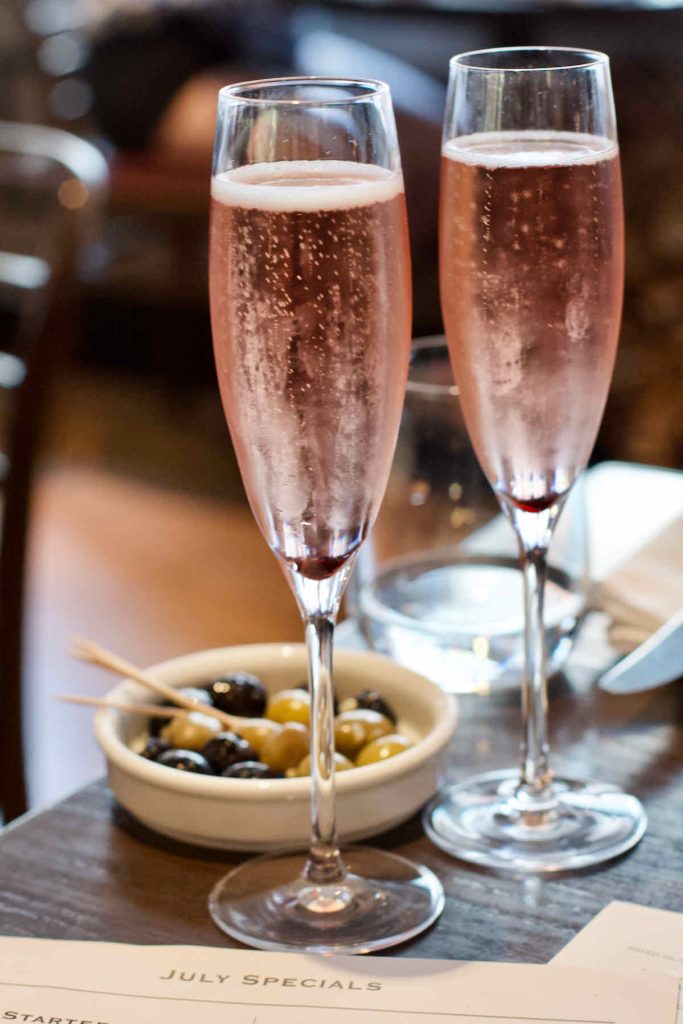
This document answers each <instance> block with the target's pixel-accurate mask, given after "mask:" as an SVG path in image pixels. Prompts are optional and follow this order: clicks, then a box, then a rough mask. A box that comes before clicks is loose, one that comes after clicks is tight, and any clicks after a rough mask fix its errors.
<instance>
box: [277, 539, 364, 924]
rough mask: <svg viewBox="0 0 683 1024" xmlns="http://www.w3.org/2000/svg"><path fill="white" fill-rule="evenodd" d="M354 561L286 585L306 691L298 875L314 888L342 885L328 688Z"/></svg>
mask: <svg viewBox="0 0 683 1024" xmlns="http://www.w3.org/2000/svg"><path fill="white" fill-rule="evenodd" d="M353 561H354V559H353V558H351V559H349V561H348V562H347V563H346V565H345V566H344V567H343V568H342V569H340V570H339V571H338V572H336V573H335V574H334V575H333V576H330V577H328V578H327V579H324V580H311V579H307V578H306V577H303V576H301V575H300V574H299V573H298V572H296V571H295V570H294V569H291V568H290V570H289V575H290V580H291V583H292V587H293V590H294V593H295V595H296V599H297V603H298V605H299V609H300V611H301V615H302V618H303V621H304V627H305V633H306V646H307V649H308V673H309V685H310V691H311V846H310V852H309V857H308V862H307V864H306V867H305V869H304V876H305V877H306V878H307V879H308V880H309V881H310V882H311V883H313V885H315V886H330V885H335V884H336V883H339V882H341V881H343V879H344V877H345V875H346V869H345V867H344V862H343V861H342V859H341V856H340V853H339V845H338V843H337V818H336V807H335V792H334V687H333V682H332V644H333V638H334V627H335V623H336V620H337V614H338V612H339V605H340V603H341V598H342V594H343V592H344V587H345V586H346V582H347V580H348V578H349V575H350V573H351V569H352V567H353ZM313 909H316V910H324V911H331V910H334V909H338V907H337V904H336V900H335V898H334V897H331V896H330V897H328V896H325V897H322V898H320V899H317V900H316V901H315V906H314V907H313Z"/></svg>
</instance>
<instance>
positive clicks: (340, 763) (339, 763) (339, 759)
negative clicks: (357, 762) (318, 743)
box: [290, 751, 354, 778]
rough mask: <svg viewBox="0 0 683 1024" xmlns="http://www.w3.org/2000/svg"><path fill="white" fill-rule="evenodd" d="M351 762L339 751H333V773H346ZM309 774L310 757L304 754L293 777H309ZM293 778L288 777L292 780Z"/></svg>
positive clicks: (351, 766) (351, 764)
mask: <svg viewBox="0 0 683 1024" xmlns="http://www.w3.org/2000/svg"><path fill="white" fill-rule="evenodd" d="M353 766H354V765H353V761H349V759H348V757H344V755H343V754H340V753H339V751H335V754H334V770H335V772H346V771H348V770H349V768H353ZM310 774H311V755H310V754H306V757H305V758H304V759H303V761H301V762H300V764H299V765H298V766H297V768H296V771H295V772H294V775H295V776H296V775H299V776H301V775H310ZM292 777H293V776H290V778H292Z"/></svg>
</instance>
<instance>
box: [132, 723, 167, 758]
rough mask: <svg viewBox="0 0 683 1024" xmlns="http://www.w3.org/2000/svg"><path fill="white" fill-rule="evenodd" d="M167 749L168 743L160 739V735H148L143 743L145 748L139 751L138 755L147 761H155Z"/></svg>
mask: <svg viewBox="0 0 683 1024" xmlns="http://www.w3.org/2000/svg"><path fill="white" fill-rule="evenodd" d="M167 721H168V719H167ZM167 750H171V744H170V743H167V742H166V740H162V739H161V737H160V736H150V737H149V739H148V740H147V743H146V744H145V749H144V750H141V751H140V757H144V758H146V759H147V760H148V761H156V760H158V758H159V756H160V755H161V754H164V753H165V752H166V751H167Z"/></svg>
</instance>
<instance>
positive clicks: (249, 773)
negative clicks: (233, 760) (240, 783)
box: [222, 761, 284, 779]
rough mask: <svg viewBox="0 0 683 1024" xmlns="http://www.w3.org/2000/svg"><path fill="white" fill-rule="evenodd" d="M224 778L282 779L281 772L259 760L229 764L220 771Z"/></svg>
mask: <svg viewBox="0 0 683 1024" xmlns="http://www.w3.org/2000/svg"><path fill="white" fill-rule="evenodd" d="M222 774H223V778H224V779H282V778H284V776H283V774H282V772H276V771H275V769H274V768H269V767H268V765H267V764H262V762H261V761H240V762H239V763H238V764H231V765H230V767H229V768H226V769H225V771H224V772H223V773H222Z"/></svg>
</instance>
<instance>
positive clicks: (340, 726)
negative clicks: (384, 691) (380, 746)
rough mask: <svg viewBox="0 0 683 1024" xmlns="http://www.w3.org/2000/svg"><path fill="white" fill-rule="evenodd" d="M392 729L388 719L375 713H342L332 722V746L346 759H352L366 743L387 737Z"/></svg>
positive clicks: (359, 710) (357, 710)
mask: <svg viewBox="0 0 683 1024" xmlns="http://www.w3.org/2000/svg"><path fill="white" fill-rule="evenodd" d="M393 728H394V726H393V724H392V723H391V722H390V721H389V719H388V718H385V717H384V715H380V714H379V712H377V711H366V710H364V709H361V708H357V709H356V710H355V711H342V713H341V714H340V715H337V717H336V718H335V720H334V745H335V748H336V749H337V750H339V751H340V752H341V753H342V754H345V755H346V757H350V758H351V759H353V758H355V756H356V754H357V753H358V751H359V750H361V749H362V748H363V747H366V746H367V745H368V743H372V741H373V740H376V739H379V737H380V736H387V735H388V734H389V733H390V732H391V731H392V729H393Z"/></svg>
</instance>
